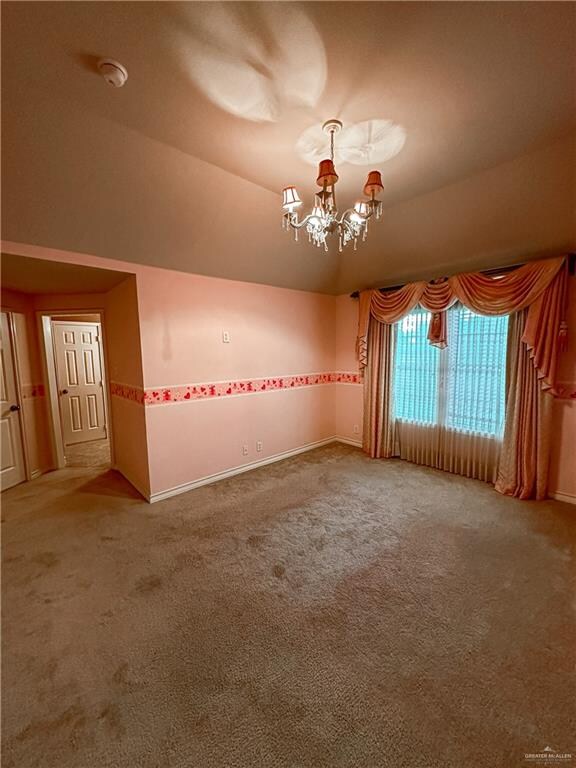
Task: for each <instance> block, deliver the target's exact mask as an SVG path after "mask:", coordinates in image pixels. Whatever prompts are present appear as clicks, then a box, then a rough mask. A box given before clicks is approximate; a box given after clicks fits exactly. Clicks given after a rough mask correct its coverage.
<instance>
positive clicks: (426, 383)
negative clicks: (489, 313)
mask: <svg viewBox="0 0 576 768" xmlns="http://www.w3.org/2000/svg"><path fill="white" fill-rule="evenodd" d="M429 320H430V313H429V312H426V311H425V310H422V309H417V310H415V311H414V312H412V313H411V314H410V315H408V316H407V317H405V318H403V319H402V320H401V321H400V322H398V323H396V325H395V356H394V376H393V393H392V396H393V414H394V418H395V419H396V420H399V421H404V422H410V423H415V424H423V425H437V426H443V427H447V428H449V429H451V430H455V431H457V432H469V433H470V432H472V433H477V434H482V435H489V436H493V437H497V438H499V437H501V436H502V431H503V427H504V399H505V382H506V339H507V333H508V317H507V316H500V317H485V316H483V315H477V314H475V313H474V312H471V311H470V310H469V309H466V308H465V307H462V306H459V305H458V306H456V307H453V308H452V309H450V310H449V311H448V339H449V343H448V347H447V348H446V349H443V350H440V349H437V348H436V347H433V346H431V345H430V343H429V342H428V339H427V332H428V323H429Z"/></svg>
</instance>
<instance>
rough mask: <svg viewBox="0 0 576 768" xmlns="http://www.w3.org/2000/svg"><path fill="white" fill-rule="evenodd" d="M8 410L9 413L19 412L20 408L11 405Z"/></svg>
mask: <svg viewBox="0 0 576 768" xmlns="http://www.w3.org/2000/svg"><path fill="white" fill-rule="evenodd" d="M10 410H11V411H19V410H20V406H19V405H11V406H10Z"/></svg>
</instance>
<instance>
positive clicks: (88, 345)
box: [52, 322, 106, 445]
mask: <svg viewBox="0 0 576 768" xmlns="http://www.w3.org/2000/svg"><path fill="white" fill-rule="evenodd" d="M52 329H53V334H54V354H55V356H56V380H57V383H58V398H59V401H60V416H61V418H62V437H63V440H64V445H72V444H74V443H85V442H88V441H89V440H98V439H100V438H103V437H106V412H105V410H104V384H103V381H102V363H101V359H100V324H99V323H64V322H54V323H52Z"/></svg>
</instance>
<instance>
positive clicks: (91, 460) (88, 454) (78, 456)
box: [65, 437, 111, 467]
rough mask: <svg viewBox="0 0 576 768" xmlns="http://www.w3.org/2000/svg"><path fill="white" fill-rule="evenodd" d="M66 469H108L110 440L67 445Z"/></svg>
mask: <svg viewBox="0 0 576 768" xmlns="http://www.w3.org/2000/svg"><path fill="white" fill-rule="evenodd" d="M65 454H66V466H67V467H109V466H110V464H111V456H110V440H109V439H108V438H107V437H105V438H104V439H103V440H90V441H89V442H87V443H76V444H75V445H67V446H66V449H65Z"/></svg>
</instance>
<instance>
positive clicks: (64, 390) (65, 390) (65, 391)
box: [60, 389, 68, 395]
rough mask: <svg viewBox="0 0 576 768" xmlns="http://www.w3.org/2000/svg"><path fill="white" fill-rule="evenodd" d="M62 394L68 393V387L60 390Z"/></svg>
mask: <svg viewBox="0 0 576 768" xmlns="http://www.w3.org/2000/svg"><path fill="white" fill-rule="evenodd" d="M60 394H61V395H67V394H68V390H67V389H63V390H62V392H60Z"/></svg>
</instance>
